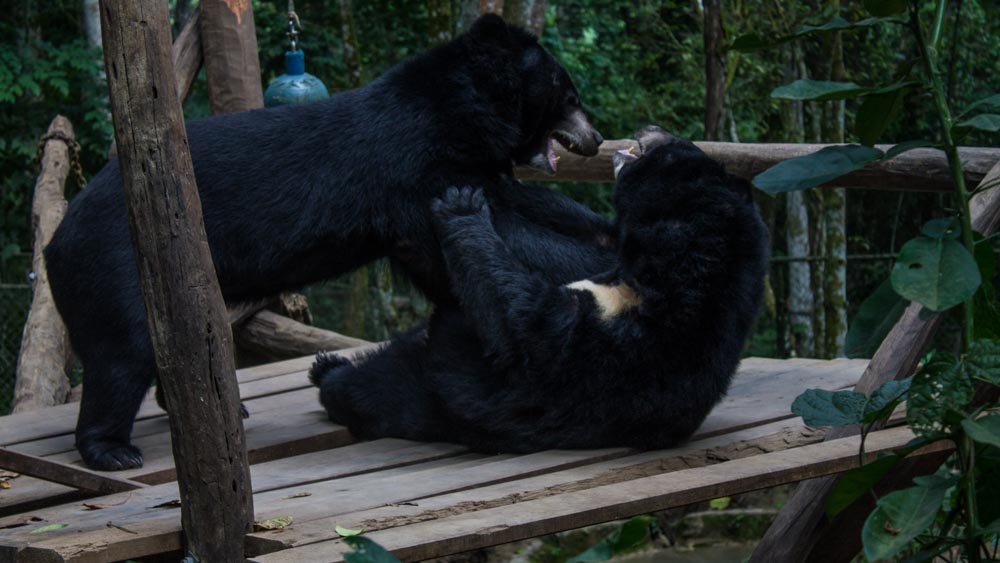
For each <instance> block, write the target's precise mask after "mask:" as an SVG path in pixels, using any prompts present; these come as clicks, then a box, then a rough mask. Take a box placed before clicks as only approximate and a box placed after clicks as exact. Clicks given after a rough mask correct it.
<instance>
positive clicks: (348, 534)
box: [333, 525, 364, 538]
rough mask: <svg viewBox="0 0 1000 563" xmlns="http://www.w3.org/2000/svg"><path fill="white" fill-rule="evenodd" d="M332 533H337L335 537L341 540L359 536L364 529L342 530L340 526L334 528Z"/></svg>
mask: <svg viewBox="0 0 1000 563" xmlns="http://www.w3.org/2000/svg"><path fill="white" fill-rule="evenodd" d="M333 531H335V532H337V535H338V536H340V537H342V538H349V537H351V536H360V535H361V532H364V529H359V530H352V529H350V528H344V527H342V526H339V525H337V526H334V528H333Z"/></svg>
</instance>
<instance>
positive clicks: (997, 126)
mask: <svg viewBox="0 0 1000 563" xmlns="http://www.w3.org/2000/svg"><path fill="white" fill-rule="evenodd" d="M955 127H956V128H957V129H963V128H966V129H970V128H971V129H979V130H980V131H990V132H993V133H995V132H997V131H1000V114H995V113H981V114H979V115H977V116H975V117H973V118H970V119H966V120H965V121H963V122H961V123H959V124H957V125H955Z"/></svg>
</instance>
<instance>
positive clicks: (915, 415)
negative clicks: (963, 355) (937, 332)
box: [906, 354, 973, 438]
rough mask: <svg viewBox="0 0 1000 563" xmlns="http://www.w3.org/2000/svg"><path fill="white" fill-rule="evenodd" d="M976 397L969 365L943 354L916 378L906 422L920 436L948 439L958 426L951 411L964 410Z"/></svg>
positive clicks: (908, 405)
mask: <svg viewBox="0 0 1000 563" xmlns="http://www.w3.org/2000/svg"><path fill="white" fill-rule="evenodd" d="M972 394H973V387H972V378H971V377H970V376H969V372H968V370H967V369H966V365H965V362H964V361H963V360H956V359H954V358H951V357H949V356H947V355H944V354H941V355H939V356H938V357H936V358H935V360H934V361H932V362H931V363H929V364H928V365H926V366H924V368H923V369H922V370H920V373H918V374H917V375H915V376H914V377H913V384H912V385H911V386H910V391H909V395H908V399H907V409H906V420H907V422H908V423H909V424H910V428H911V429H912V430H913V432H915V433H916V434H917V435H919V436H924V437H927V438H937V437H941V436H945V435H947V434H949V433H950V432H951V430H952V429H953V428H954V427H955V425H956V424H953V423H952V422H951V420H952V417H951V412H952V411H958V412H961V411H962V410H964V409H965V407H966V406H968V404H969V402H970V401H971V400H972ZM958 422H960V420H959V421H958Z"/></svg>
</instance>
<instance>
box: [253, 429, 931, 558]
mask: <svg viewBox="0 0 1000 563" xmlns="http://www.w3.org/2000/svg"><path fill="white" fill-rule="evenodd" d="M912 438H913V434H912V433H911V432H910V431H909V429H907V428H902V427H901V428H893V429H889V430H882V431H879V432H874V433H872V434H870V435H869V436H868V442H867V444H866V445H867V449H868V456H869V458H870V459H871V458H874V457H875V455H877V454H878V453H880V452H884V451H889V450H892V449H895V448H899V447H901V446H903V445H905V444H906V443H907V442H908V441H909V440H910V439H912ZM944 447H947V446H944V445H941V446H932V448H935V449H940V448H944ZM929 451H930V450H927V451H924V452H921V453H929ZM857 453H858V438H857V437H849V438H842V439H840V440H832V441H829V442H824V443H819V444H813V445H808V446H803V447H800V448H795V449H791V450H784V451H779V452H774V453H768V454H763V455H758V456H753V457H750V458H747V459H742V460H739V461H730V462H724V463H719V464H716V465H710V466H708V467H701V468H696V469H687V470H681V471H675V472H672V473H669V474H666V475H656V476H653V477H645V478H641V479H636V480H633V481H627V482H624V483H616V484H613V485H605V486H602V487H596V488H593V489H589V490H585V491H576V492H571V493H566V494H561V495H554V496H550V497H546V498H541V499H538V500H530V501H525V502H520V503H517V504H513V505H505V506H501V507H498V508H491V509H486V510H479V511H472V512H467V513H463V514H459V515H457V516H452V517H447V518H441V519H437V520H432V521H427V522H421V523H416V524H411V525H409V526H401V527H396V528H390V529H387V530H381V531H375V532H371V533H369V534H366V535H367V537H370V538H371V539H372V540H374V541H376V542H379V543H380V544H382V545H383V546H385V547H386V548H387V549H389V550H391V551H392V552H393V553H394V554H395V555H396V556H397V557H399V558H400V559H402V560H404V561H414V560H421V559H428V558H432V557H440V556H443V555H447V554H453V553H459V552H463V551H469V550H472V549H479V548H483V547H489V546H491V545H498V544H501V543H508V542H512V541H517V540H521V539H525V538H529V537H535V536H540V535H545V534H551V533H555V532H560V531H564V530H570V529H574V528H580V527H583V526H589V525H593V524H598V523H601V522H608V521H611V520H617V519H621V518H628V517H631V516H635V515H638V514H647V513H650V512H655V511H658V510H664V509H666V508H671V507H675V506H683V505H686V504H691V503H693V502H698V501H704V500H708V499H712V498H717V497H721V496H728V495H733V494H738V493H743V492H747V491H752V490H757V489H762V488H766V487H773V486H776V485H781V484H785V483H789V482H793V481H799V480H802V479H810V478H813V477H818V476H822V475H829V474H832V473H838V472H842V471H845V470H847V469H850V468H852V467H855V466H856V465H857V463H858V455H857ZM348 550H349V549H348V548H346V545H345V544H343V542H342V541H340V540H334V541H327V542H321V543H315V544H310V545H306V546H303V547H300V548H295V549H288V550H284V551H279V552H276V553H272V554H268V555H261V556H257V557H253V558H252V559H251V561H253V562H256V563H280V562H286V561H287V562H292V561H295V562H297V561H333V562H339V561H342V560H343V553H344V552H345V551H348Z"/></svg>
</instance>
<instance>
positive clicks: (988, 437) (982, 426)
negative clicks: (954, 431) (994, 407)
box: [962, 414, 1000, 448]
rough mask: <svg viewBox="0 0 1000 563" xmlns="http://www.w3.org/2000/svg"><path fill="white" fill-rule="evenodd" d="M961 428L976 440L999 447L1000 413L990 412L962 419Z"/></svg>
mask: <svg viewBox="0 0 1000 563" xmlns="http://www.w3.org/2000/svg"><path fill="white" fill-rule="evenodd" d="M962 429H963V430H965V433H966V434H968V436H969V438H972V439H973V440H975V441H976V442H980V443H982V444H988V445H990V446H993V447H994V448H1000V415H997V414H991V415H987V416H984V417H982V418H977V419H976V420H973V419H971V418H966V419H965V420H963V421H962Z"/></svg>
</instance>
